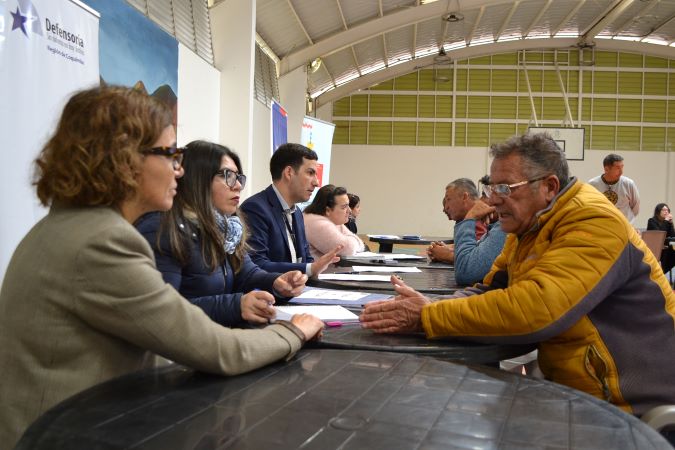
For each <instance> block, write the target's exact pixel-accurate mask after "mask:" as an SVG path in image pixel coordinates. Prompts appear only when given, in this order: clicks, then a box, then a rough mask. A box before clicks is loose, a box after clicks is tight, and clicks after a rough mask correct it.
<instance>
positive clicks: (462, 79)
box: [457, 69, 468, 91]
mask: <svg viewBox="0 0 675 450" xmlns="http://www.w3.org/2000/svg"><path fill="white" fill-rule="evenodd" d="M467 72H468V71H467V70H466V69H457V90H458V91H466V87H467Z"/></svg>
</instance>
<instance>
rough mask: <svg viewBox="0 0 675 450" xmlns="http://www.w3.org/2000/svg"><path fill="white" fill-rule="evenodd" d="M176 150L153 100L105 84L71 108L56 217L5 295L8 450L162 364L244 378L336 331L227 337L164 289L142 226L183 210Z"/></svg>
mask: <svg viewBox="0 0 675 450" xmlns="http://www.w3.org/2000/svg"><path fill="white" fill-rule="evenodd" d="M175 140H176V135H175V132H174V128H173V125H172V114H171V112H170V111H169V109H168V108H167V107H166V106H165V105H163V104H161V103H159V102H158V101H156V100H153V99H152V98H151V97H149V96H147V95H146V94H144V93H142V92H140V91H136V90H133V89H128V88H121V87H97V88H93V89H89V90H85V91H82V92H79V93H77V94H75V95H74V96H73V97H72V98H71V99H70V100H68V102H67V104H66V106H65V108H64V110H63V114H62V116H61V119H60V121H59V123H58V124H57V127H56V131H55V132H54V134H53V136H52V137H51V138H50V139H49V141H48V142H47V143H46V145H45V147H44V148H43V150H42V152H41V153H40V154H39V156H38V158H37V160H36V162H35V185H36V187H37V196H38V197H39V199H40V202H41V203H42V204H43V205H44V206H49V207H50V209H49V213H48V214H47V215H46V216H45V217H44V218H43V219H42V220H40V221H39V222H38V223H37V224H36V225H35V226H34V227H33V228H32V229H31V230H30V231H29V232H28V234H27V235H26V236H25V237H24V238H23V240H22V241H21V243H19V245H18V247H17V248H16V250H15V252H14V255H13V256H12V259H11V261H10V263H9V266H8V268H7V271H6V273H5V277H4V281H3V285H2V290H0V368H2V383H0V398H1V399H2V408H0V442H3V443H4V444H2V445H3V446H5V447H7V448H13V447H14V445H15V443H16V442H17V440H18V439H19V436H21V433H23V432H24V430H25V429H26V427H27V426H28V425H29V424H30V423H31V422H33V421H34V420H35V419H37V418H38V416H40V415H41V414H43V413H44V412H45V411H46V410H48V409H49V408H51V407H52V406H54V405H55V404H57V403H59V402H61V401H62V400H64V399H66V398H67V397H70V396H72V395H74V394H76V393H78V392H80V391H82V390H84V389H87V388H89V387H91V386H94V385H96V384H98V383H102V382H104V381H107V380H110V379H111V378H115V377H118V376H121V375H124V374H127V373H129V372H132V371H136V370H139V369H142V368H144V367H148V366H151V365H152V364H153V363H154V358H153V357H152V356H153V355H154V354H158V355H161V356H164V357H165V358H168V359H171V360H173V361H176V362H178V363H181V364H186V365H189V366H192V367H194V368H195V369H198V370H201V371H205V372H211V373H217V374H224V375H235V374H239V373H243V372H247V371H250V370H253V369H256V368H258V367H261V366H264V365H266V364H269V363H272V362H274V361H277V360H280V359H284V358H288V357H291V356H292V355H293V354H294V353H295V352H296V351H297V350H298V349H299V348H300V347H301V346H302V343H303V342H304V341H305V340H307V339H310V338H312V337H313V336H314V335H316V334H317V333H318V332H319V330H320V329H321V328H322V323H321V321H320V320H319V319H317V318H315V317H312V316H308V315H304V316H299V315H296V316H294V317H293V319H292V323H291V322H283V323H277V324H274V325H270V326H268V327H266V328H265V329H261V330H231V329H228V328H224V327H221V326H219V325H218V324H216V323H214V322H213V321H211V320H209V318H208V317H207V316H206V315H205V314H204V313H203V312H202V311H201V310H200V309H199V308H197V307H195V306H194V305H191V304H190V303H189V302H187V301H185V299H183V298H182V297H181V296H180V295H179V294H178V293H177V292H176V290H175V289H173V288H172V287H171V286H169V285H168V284H166V283H165V282H164V280H163V279H162V276H161V274H160V273H159V272H158V271H157V269H156V267H155V263H154V260H153V254H152V250H151V249H150V246H149V245H148V243H147V242H146V240H145V239H144V238H143V237H142V236H141V235H140V234H139V233H138V232H137V231H136V229H135V228H134V227H133V226H132V223H134V222H135V221H136V220H137V219H138V218H139V217H140V216H141V215H143V214H145V213H147V212H149V211H164V210H168V209H169V208H171V205H172V203H173V200H174V196H175V195H176V179H177V178H180V177H181V176H182V175H183V169H182V167H181V165H180V162H181V159H180V158H181V156H180V155H181V150H180V149H177V148H176V147H175Z"/></svg>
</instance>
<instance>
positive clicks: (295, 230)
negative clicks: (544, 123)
mask: <svg viewBox="0 0 675 450" xmlns="http://www.w3.org/2000/svg"><path fill="white" fill-rule="evenodd" d="M317 159H318V157H317V155H316V153H315V152H314V151H313V150H310V149H308V148H307V147H305V146H304V145H300V144H290V143H289V144H283V145H280V146H279V148H278V149H277V150H276V151H275V152H274V154H273V155H272V158H271V159H270V173H271V175H272V184H271V185H269V186H268V187H267V188H266V189H265V190H264V191H261V192H258V193H257V194H255V195H253V196H252V197H250V198H248V199H246V201H245V202H244V203H242V204H241V208H240V209H241V211H242V212H243V213H244V216H245V217H246V224H247V225H248V227H249V229H250V231H251V235H250V236H251V237H250V238H249V240H248V244H249V247H250V251H249V254H250V255H251V259H252V260H253V262H254V263H255V264H256V265H258V266H259V267H260V268H261V269H263V270H267V271H268V272H287V271H291V270H299V271H301V272H303V273H305V274H307V276H310V277H311V276H314V277H316V276H318V275H319V274H320V273H321V272H323V271H324V270H326V267H328V265H329V264H331V263H333V262H337V261H339V257H337V256H336V255H337V254H338V252H339V251H340V248H334V249H331V250H330V251H329V252H327V253H326V254H325V255H323V256H322V257H321V258H318V259H317V260H316V261H315V260H314V258H312V255H311V254H310V251H309V244H308V243H307V238H306V236H305V223H304V220H303V218H302V212H301V211H300V210H299V209H298V208H297V207H296V204H297V203H302V202H306V201H307V200H309V198H310V197H311V196H312V192H314V189H315V188H316V187H317V186H319V180H318V178H317Z"/></svg>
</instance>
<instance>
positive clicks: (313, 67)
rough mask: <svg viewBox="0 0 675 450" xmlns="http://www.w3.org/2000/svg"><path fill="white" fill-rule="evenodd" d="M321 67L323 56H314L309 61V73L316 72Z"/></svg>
mask: <svg viewBox="0 0 675 450" xmlns="http://www.w3.org/2000/svg"><path fill="white" fill-rule="evenodd" d="M320 67H321V58H314V59H313V60H311V61H310V62H308V63H307V71H308V72H309V73H315V72H316V71H317V70H319V68H320Z"/></svg>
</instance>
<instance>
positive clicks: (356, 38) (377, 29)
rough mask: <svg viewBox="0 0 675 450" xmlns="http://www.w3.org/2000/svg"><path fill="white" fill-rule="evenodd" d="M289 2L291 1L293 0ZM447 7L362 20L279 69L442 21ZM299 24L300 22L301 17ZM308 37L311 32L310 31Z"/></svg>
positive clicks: (477, 3)
mask: <svg viewBox="0 0 675 450" xmlns="http://www.w3.org/2000/svg"><path fill="white" fill-rule="evenodd" d="M287 1H289V2H290V0H287ZM511 3H513V0H472V1H471V2H470V6H463V7H462V8H463V9H462V11H463V14H465V12H466V11H468V10H475V9H478V8H481V7H490V6H495V5H502V4H511ZM446 6H447V5H446V2H442V1H438V2H433V3H428V4H425V5H420V6H415V7H409V8H401V10H399V11H397V12H392V13H391V14H387V15H382V16H380V17H378V18H377V19H373V20H370V21H368V22H364V23H361V24H359V25H357V26H354V27H352V28H349V29H348V30H346V31H342V32H340V33H336V34H334V35H333V36H330V37H328V38H325V39H322V40H320V41H318V42H317V43H316V44H312V45H309V46H307V47H305V48H302V49H299V50H296V51H294V52H292V53H289V54H288V55H286V56H284V57H283V58H282V59H281V63H280V68H279V72H280V74H281V75H285V74H286V73H288V72H291V71H292V70H294V69H296V68H298V67H300V66H303V65H305V64H307V62H308V61H311V60H313V59H314V58H316V57H319V56H320V57H325V56H328V55H331V54H333V53H336V52H338V51H340V50H343V49H345V48H347V47H349V46H351V45H354V44H357V43H359V42H363V41H366V40H368V39H370V38H372V37H374V36H378V35H380V34H383V33H388V32H391V31H394V30H397V29H399V28H402V27H405V26H409V25H412V24H415V23H419V22H424V21H426V20H429V19H433V18H436V17H437V18H439V20H440V17H441V16H442V15H443V14H445V12H446ZM296 17H297V14H296ZM298 23H300V21H299V18H298ZM303 28H304V27H303ZM306 36H308V35H307V34H306ZM308 37H309V36H308Z"/></svg>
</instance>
